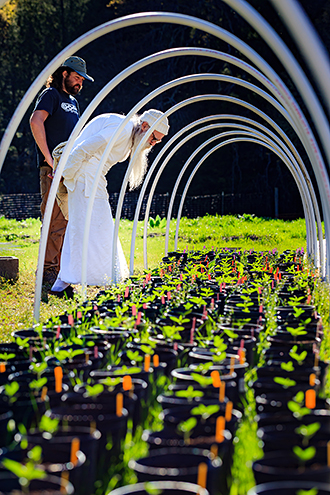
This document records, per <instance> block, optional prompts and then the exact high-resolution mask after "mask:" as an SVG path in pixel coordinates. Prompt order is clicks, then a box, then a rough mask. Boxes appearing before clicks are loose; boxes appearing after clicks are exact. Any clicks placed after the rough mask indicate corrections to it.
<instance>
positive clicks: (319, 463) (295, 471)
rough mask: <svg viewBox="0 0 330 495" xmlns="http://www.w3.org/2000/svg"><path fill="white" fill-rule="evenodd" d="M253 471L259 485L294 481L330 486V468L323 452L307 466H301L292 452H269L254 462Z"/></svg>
mask: <svg viewBox="0 0 330 495" xmlns="http://www.w3.org/2000/svg"><path fill="white" fill-rule="evenodd" d="M317 455H318V453H317V454H316V456H317ZM252 471H253V474H254V478H255V480H256V484H257V485H260V484H261V483H269V482H272V481H294V480H296V481H317V482H320V483H327V484H328V486H329V485H330V467H328V466H327V461H326V455H325V453H323V452H322V453H321V455H320V457H315V458H314V459H313V460H312V461H309V462H308V463H306V466H301V465H300V464H299V462H298V460H297V458H296V457H295V456H294V454H293V453H292V452H288V451H281V450H278V451H274V452H268V453H267V454H265V455H264V457H263V458H262V459H259V460H258V461H255V462H253V464H252Z"/></svg>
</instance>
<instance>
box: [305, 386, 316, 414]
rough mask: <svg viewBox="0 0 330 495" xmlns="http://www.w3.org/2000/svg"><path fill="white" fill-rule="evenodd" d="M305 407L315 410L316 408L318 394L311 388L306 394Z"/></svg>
mask: <svg viewBox="0 0 330 495" xmlns="http://www.w3.org/2000/svg"><path fill="white" fill-rule="evenodd" d="M305 406H306V407H308V409H315V406H316V393H315V390H314V389H312V388H310V389H309V390H306V392H305Z"/></svg>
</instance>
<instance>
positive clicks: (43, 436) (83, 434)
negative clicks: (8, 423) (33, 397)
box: [27, 427, 101, 495]
mask: <svg viewBox="0 0 330 495" xmlns="http://www.w3.org/2000/svg"><path fill="white" fill-rule="evenodd" d="M74 438H78V439H79V442H80V446H79V450H80V451H81V452H82V453H83V454H84V456H85V461H84V462H83V463H82V462H80V464H79V465H78V466H75V468H74V469H72V468H73V466H70V464H69V462H70V455H71V444H72V440H73V439H74ZM100 439H101V433H100V431H98V430H94V431H91V428H82V427H81V428H69V427H67V428H60V429H59V430H58V431H57V432H56V433H55V434H54V435H53V436H50V435H49V434H47V433H41V432H38V431H36V432H33V431H30V432H29V433H28V435H27V441H28V449H29V450H30V449H31V448H33V447H35V446H36V445H40V446H41V448H42V458H43V463H44V464H46V465H47V464H48V463H50V464H52V465H54V464H55V465H58V468H57V469H58V472H59V473H60V472H61V471H63V470H65V469H67V467H68V466H70V468H71V469H70V474H69V479H70V481H71V483H72V484H73V486H74V488H75V493H79V494H81V495H91V494H92V493H93V492H94V482H95V480H96V468H97V456H98V450H99V444H100ZM63 465H64V466H63ZM52 470H53V474H58V473H56V471H55V470H54V467H52Z"/></svg>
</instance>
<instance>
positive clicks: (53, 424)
mask: <svg viewBox="0 0 330 495" xmlns="http://www.w3.org/2000/svg"><path fill="white" fill-rule="evenodd" d="M59 421H60V420H59V419H56V418H54V419H52V418H50V417H49V416H46V415H45V414H44V415H43V416H42V417H41V420H40V422H39V430H40V431H47V432H48V433H51V434H53V433H55V432H56V431H57V429H58V425H59Z"/></svg>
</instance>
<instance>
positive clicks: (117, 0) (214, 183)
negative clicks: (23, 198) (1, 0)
mask: <svg viewBox="0 0 330 495" xmlns="http://www.w3.org/2000/svg"><path fill="white" fill-rule="evenodd" d="M249 3H250V4H251V5H252V6H253V7H254V8H256V10H257V11H259V12H260V14H261V15H262V16H263V17H264V18H265V19H266V20H267V21H268V22H269V23H270V24H271V25H272V26H273V28H274V29H275V30H276V31H277V32H278V33H279V34H280V35H281V37H282V38H283V40H284V41H285V42H286V43H287V44H288V46H289V47H290V49H291V50H292V52H293V53H294V55H295V56H296V57H297V59H298V61H299V62H300V63H301V65H302V67H303V68H304V70H305V71H306V72H307V74H308V68H307V67H305V65H304V62H303V60H301V57H300V54H299V52H298V51H297V49H296V46H295V44H294V42H293V41H292V39H291V38H290V35H289V34H288V32H287V30H286V28H285V26H284V25H283V23H282V21H281V18H280V17H279V16H278V14H277V13H276V12H275V11H274V10H273V7H272V5H271V2H260V1H258V0H249ZM300 3H301V4H302V6H303V8H304V9H305V11H306V12H307V14H308V16H309V17H310V19H311V20H312V22H313V24H314V26H315V27H316V29H317V31H318V33H319V35H320V36H321V39H322V41H323V43H324V44H325V46H326V47H329V46H330V30H329V24H330V22H329V18H330V0H314V1H313V2H310V1H308V0H301V1H300ZM148 11H167V12H177V13H182V14H187V15H191V16H195V17H198V18H200V19H205V20H207V21H209V22H212V23H214V24H216V25H218V26H221V27H222V28H223V29H225V30H227V31H229V32H231V33H233V34H235V35H236V36H237V37H239V38H240V39H242V40H243V41H245V42H246V43H247V44H248V45H249V46H251V47H252V48H254V49H255V50H256V51H257V52H258V53H259V54H260V55H261V56H262V57H263V58H264V59H265V60H266V61H267V62H268V63H269V64H271V65H272V67H273V68H274V69H275V70H276V71H278V73H279V74H280V76H281V77H282V78H283V79H284V81H285V82H286V84H287V85H288V86H289V88H290V89H291V90H292V92H293V94H294V95H295V97H296V98H297V100H298V101H299V103H300V104H301V106H302V108H303V109H304V105H303V103H302V102H301V101H300V98H299V95H298V94H297V92H296V90H295V87H294V85H293V84H292V82H291V81H290V80H289V79H288V77H287V74H286V72H285V71H284V69H283V67H282V66H281V64H280V63H279V61H278V60H277V58H276V56H275V55H274V54H273V52H272V51H271V50H270V48H269V47H268V46H267V45H266V43H264V42H263V40H262V39H261V38H260V37H259V35H258V34H257V33H255V32H254V30H253V29H252V28H251V27H250V25H249V24H248V23H246V22H245V21H244V20H243V19H242V18H241V17H240V16H239V15H238V14H236V13H235V12H234V11H233V10H232V9H231V8H229V7H228V6H227V5H226V4H225V3H224V2H222V1H221V0H194V1H193V2H191V1H188V0H167V1H166V3H165V2H163V1H162V0H153V1H152V2H151V0H139V1H137V0H129V1H128V0H110V1H108V3H107V0H9V1H8V2H7V3H6V4H5V6H4V7H3V8H2V9H0V71H1V77H0V136H2V134H3V132H4V131H5V128H6V126H7V124H8V122H9V121H10V118H11V116H12V114H13V112H14V110H15V108H16V107H17V105H18V103H19V102H20V100H21V98H22V97H23V95H24V93H25V92H26V90H27V89H28V88H29V86H30V84H31V83H32V82H33V80H34V79H35V78H36V76H37V75H38V74H39V73H40V72H41V70H43V68H44V67H45V66H46V65H47V63H49V62H50V61H51V60H52V58H53V57H54V56H55V55H56V54H57V53H58V52H59V51H61V50H62V49H63V48H64V47H65V46H66V45H67V44H69V43H70V42H72V41H73V40H74V39H76V38H77V37H79V36H80V35H82V34H83V33H85V32H87V31H89V30H90V29H92V28H93V27H95V26H98V25H100V24H102V23H104V22H107V21H109V20H112V19H116V18H119V17H121V16H125V15H128V14H131V13H137V12H148ZM181 46H193V47H207V48H212V49H216V50H221V51H224V52H226V53H230V54H232V55H236V56H238V57H240V58H242V55H240V54H238V53H237V52H236V50H235V49H234V48H233V47H231V46H229V45H227V43H225V42H223V41H221V40H218V39H215V38H214V37H213V36H210V35H208V34H205V33H204V32H201V31H198V30H194V29H191V28H188V27H182V26H179V25H172V24H145V25H141V26H137V27H130V28H125V29H121V30H119V31H115V32H114V33H111V34H108V35H106V36H103V37H102V38H100V39H98V40H96V41H94V42H92V43H90V44H89V45H88V46H86V47H85V48H84V49H82V50H80V52H79V53H76V54H77V55H79V56H82V57H83V58H84V59H85V60H86V62H87V68H88V72H89V73H90V74H91V75H92V76H93V77H94V78H95V83H93V84H91V83H88V82H86V83H85V85H84V88H83V91H82V93H81V94H80V95H79V97H78V99H79V103H80V106H81V110H82V111H83V110H84V109H85V108H86V106H87V105H88V103H89V102H90V101H91V99H92V98H93V97H94V96H95V95H96V94H97V93H98V92H99V91H100V90H101V89H102V88H103V86H104V85H105V84H106V83H107V82H108V81H109V80H111V79H112V78H113V77H114V76H115V75H116V74H118V73H119V72H120V71H121V70H123V69H124V68H126V67H127V66H128V65H130V64H132V63H134V62H136V61H137V60H139V59H141V58H143V57H145V56H147V55H150V54H152V53H155V52H157V51H160V50H164V49H168V48H174V47H181ZM196 72H198V73H224V74H228V75H233V76H237V77H240V78H243V79H246V80H248V81H251V82H252V83H255V84H257V85H260V84H259V83H257V82H256V81H255V80H253V78H252V77H251V76H249V75H248V74H246V73H244V72H242V71H241V70H240V69H238V68H236V67H235V66H229V65H228V64H226V63H222V62H221V61H215V60H214V59H211V58H204V57H177V58H171V59H170V60H167V61H165V62H158V63H156V64H152V65H151V66H149V67H146V68H145V69H143V70H140V71H138V72H137V73H135V74H134V75H132V76H130V77H129V78H128V79H127V80H126V81H124V82H123V83H122V84H120V86H119V87H117V88H115V90H114V91H113V92H112V93H111V94H109V95H108V96H107V97H106V98H105V99H104V101H103V102H102V103H101V104H100V106H99V107H98V109H97V111H96V112H95V114H99V113H103V112H117V113H127V112H128V111H129V110H130V109H131V108H132V106H133V105H135V104H136V103H137V102H138V101H139V100H140V99H141V98H142V97H144V96H145V95H147V94H148V93H149V92H150V91H152V90H153V89H155V88H157V87H158V86H159V85H161V84H164V83H165V82H167V81H170V80H172V79H175V78H177V77H182V76H184V75H186V74H192V73H196ZM308 75H309V74H308ZM311 82H312V84H314V81H313V80H312V78H311ZM40 89H42V88H40ZM316 91H317V89H316ZM205 93H213V94H224V95H231V96H235V97H238V98H241V99H244V100H246V101H248V102H249V103H252V104H254V105H256V106H259V107H261V108H262V110H263V111H264V112H266V113H267V114H268V115H269V116H270V117H271V118H274V119H275V120H276V121H277V122H278V123H279V125H281V126H282V128H283V129H284V130H285V132H287V133H288V135H289V136H290V137H291V138H292V139H293V141H294V143H295V144H296V145H297V148H298V150H299V152H300V153H301V154H302V156H303V158H304V159H305V160H306V165H307V167H308V168H309V169H310V167H309V163H308V159H307V158H306V156H305V154H304V150H303V149H302V148H301V146H300V144H299V142H298V140H297V139H296V136H295V135H294V133H293V131H292V129H290V128H289V127H288V125H287V123H286V122H285V121H284V120H283V118H282V117H280V116H279V115H278V113H277V111H276V110H274V109H273V107H271V106H270V105H269V104H267V103H266V102H265V101H264V100H261V99H260V97H259V96H257V95H255V94H253V93H251V92H249V91H247V90H245V89H244V88H240V87H239V86H236V85H235V86H234V85H232V84H230V83H219V82H205V81H204V82H197V83H195V84H192V83H190V84H185V85H181V86H179V87H177V88H176V89H173V90H171V91H168V92H165V93H163V94H162V95H161V96H159V97H157V99H155V100H154V101H153V102H152V106H153V107H156V108H157V107H158V108H160V109H161V110H167V109H168V108H170V107H171V106H172V105H173V104H175V103H177V102H179V101H181V100H183V99H186V98H189V97H191V96H194V95H196V94H205ZM32 110H33V106H31V108H30V109H29V111H28V112H27V114H26V115H25V118H24V119H23V121H22V123H21V125H20V127H19V129H18V132H17V133H16V136H15V138H14V140H13V142H12V144H11V147H10V150H9V153H8V155H7V159H6V162H5V165H4V167H3V170H2V173H1V175H0V194H1V193H7V194H8V193H18V192H37V191H38V189H39V185H38V174H37V169H36V165H35V163H36V159H35V147H34V142H33V139H32V136H31V133H30V128H29V125H28V119H29V116H30V114H31V112H32ZM226 113H230V114H241V115H242V114H245V115H246V116H248V117H250V118H254V119H257V120H258V117H257V116H256V115H252V114H251V113H250V112H249V111H248V110H244V109H243V108H242V107H239V108H238V107H237V106H235V105H233V104H231V103H224V102H213V101H212V102H208V103H199V104H194V105H189V106H187V107H185V108H184V109H182V110H180V111H178V112H177V113H176V114H175V115H174V116H172V118H171V134H172V135H173V133H174V132H176V131H178V130H179V129H180V128H182V126H184V125H187V124H188V123H190V122H191V121H193V120H196V119H198V118H201V117H204V116H207V115H212V114H226ZM310 124H311V126H313V123H312V122H311V123H310ZM209 132H210V131H209ZM211 135H212V134H211V133H210V134H205V133H203V135H202V136H200V137H198V138H196V139H194V140H193V141H194V142H193V143H191V142H190V144H187V145H186V146H184V147H183V148H182V149H181V151H180V152H178V153H177V154H176V155H175V156H174V157H173V159H172V160H171V161H170V163H169V164H168V167H167V169H166V173H164V174H163V176H162V180H161V181H160V183H159V185H158V187H157V192H160V193H164V192H169V191H171V189H172V186H173V184H174V181H175V179H176V176H177V170H178V168H179V167H181V166H182V164H183V163H184V162H185V161H186V160H187V158H188V157H189V155H190V154H191V152H192V151H193V150H194V149H195V148H196V146H198V145H199V144H201V143H202V142H203V141H204V140H205V138H206V137H207V138H208V137H210V136H211ZM152 156H155V154H153V155H152ZM124 171H125V166H123V165H121V166H117V167H115V168H113V169H112V171H111V172H110V177H109V190H110V191H118V190H119V187H120V182H121V179H122V177H123V174H124ZM311 175H313V174H312V173H311ZM275 187H277V188H278V189H279V198H280V214H281V213H284V214H285V213H288V212H290V213H291V215H292V216H293V217H294V216H296V217H298V216H302V206H301V202H300V198H299V196H298V190H297V187H296V185H295V183H294V181H293V179H292V177H291V175H290V173H289V172H288V171H287V169H286V167H285V166H284V165H283V164H282V163H281V162H280V160H279V159H278V158H277V156H275V155H274V154H272V153H271V152H269V151H268V150H267V149H266V148H262V147H261V146H258V145H256V144H251V143H236V144H233V145H231V146H226V147H224V148H221V150H219V151H218V152H216V153H214V154H212V156H211V157H210V158H209V159H208V160H207V161H206V162H205V163H204V165H203V167H202V168H201V170H200V171H199V172H198V173H197V174H196V177H195V179H194V180H193V181H192V184H191V187H190V190H189V194H216V193H219V192H221V191H224V192H225V193H247V192H258V191H262V192H268V193H269V194H270V195H274V188H275ZM246 213H253V204H251V211H249V212H246Z"/></svg>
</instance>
